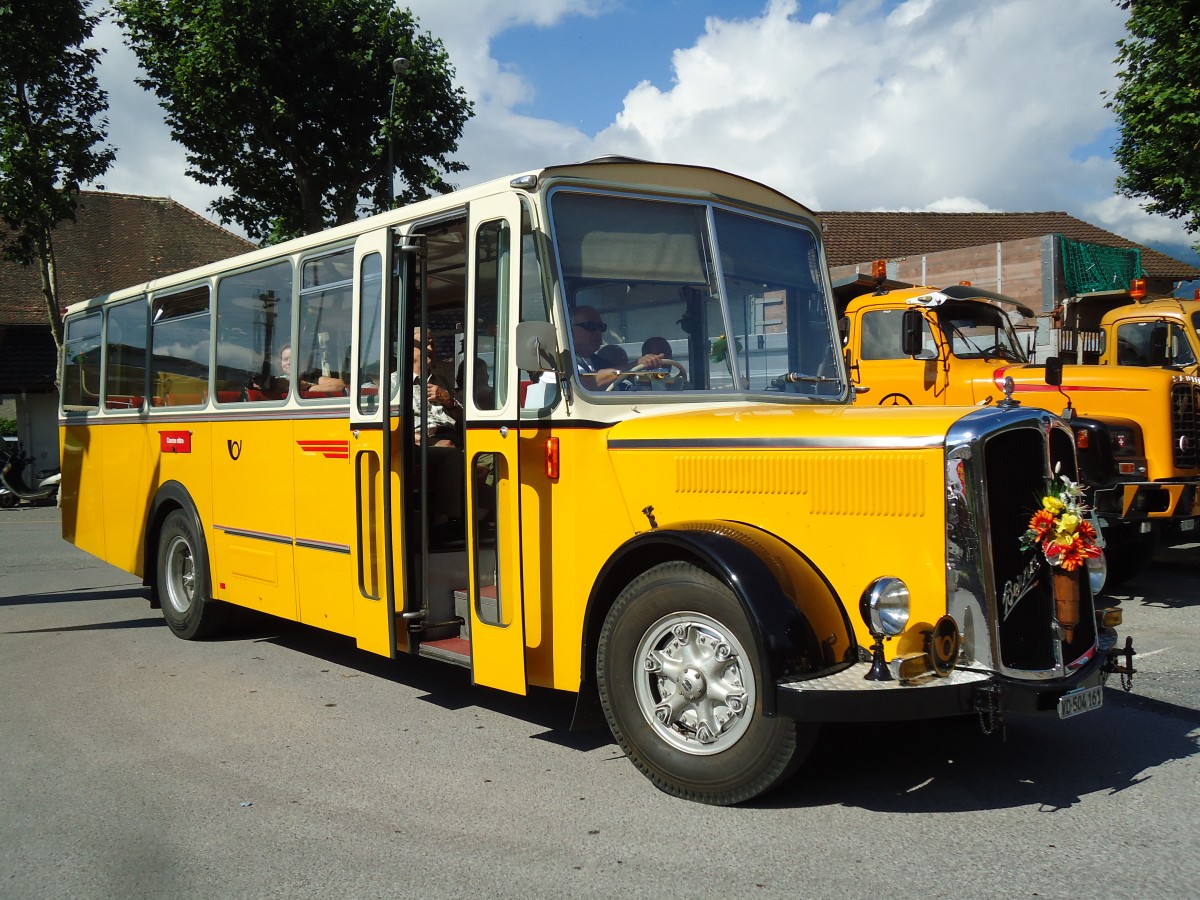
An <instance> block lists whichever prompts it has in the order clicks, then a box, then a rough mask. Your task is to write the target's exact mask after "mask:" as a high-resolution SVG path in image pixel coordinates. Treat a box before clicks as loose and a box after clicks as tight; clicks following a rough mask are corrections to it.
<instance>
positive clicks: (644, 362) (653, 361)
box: [637, 353, 666, 369]
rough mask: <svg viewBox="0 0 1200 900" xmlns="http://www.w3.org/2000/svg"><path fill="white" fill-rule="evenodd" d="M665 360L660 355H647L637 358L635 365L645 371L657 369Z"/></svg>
mask: <svg viewBox="0 0 1200 900" xmlns="http://www.w3.org/2000/svg"><path fill="white" fill-rule="evenodd" d="M664 359H666V357H665V356H663V355H662V354H661V353H647V354H646V355H645V356H642V357H639V358H638V361H637V364H638V365H639V366H642V367H643V368H646V369H657V368H659V367H660V366H661V365H662V361H663V360H664Z"/></svg>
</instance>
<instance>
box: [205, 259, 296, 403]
mask: <svg viewBox="0 0 1200 900" xmlns="http://www.w3.org/2000/svg"><path fill="white" fill-rule="evenodd" d="M217 323H218V326H217V372H216V382H217V384H216V390H217V402H218V403H242V402H245V401H247V400H282V399H284V398H286V397H287V395H288V389H289V387H288V386H289V382H290V379H289V377H288V376H289V369H288V361H289V360H290V357H291V343H292V264H291V262H290V261H287V260H284V261H282V262H278V263H275V264H273V265H270V266H265V267H263V268H261V269H253V270H251V271H249V272H240V273H238V274H237V275H232V276H230V277H229V278H222V279H221V283H220V285H219V286H218V288H217Z"/></svg>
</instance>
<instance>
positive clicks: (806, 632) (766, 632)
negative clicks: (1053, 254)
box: [572, 521, 858, 727]
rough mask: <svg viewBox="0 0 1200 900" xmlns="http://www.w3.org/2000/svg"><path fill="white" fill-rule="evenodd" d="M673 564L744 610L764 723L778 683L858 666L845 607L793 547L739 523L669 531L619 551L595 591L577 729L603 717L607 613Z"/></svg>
mask: <svg viewBox="0 0 1200 900" xmlns="http://www.w3.org/2000/svg"><path fill="white" fill-rule="evenodd" d="M668 560H686V561H688V562H691V563H693V564H694V565H696V566H698V567H699V568H701V569H703V570H704V571H706V572H708V573H709V574H710V575H712V576H714V577H715V578H718V579H719V580H720V581H722V582H723V583H724V584H725V585H726V586H728V587H729V589H730V590H731V591H732V592H733V594H734V596H735V597H736V598H737V600H738V602H739V603H740V604H741V606H742V608H743V610H745V613H746V618H747V619H748V620H749V622H750V628H751V631H752V633H753V636H754V645H755V650H756V652H757V655H758V658H759V660H760V661H761V665H762V668H763V672H762V674H763V683H764V685H765V686H766V690H764V691H763V697H762V702H763V712H764V713H765V714H766V715H768V716H773V715H774V714H775V691H774V689H773V688H774V685H775V684H776V683H777V682H778V681H779V679H781V678H788V677H792V676H798V675H812V674H814V673H817V672H820V671H823V670H827V669H830V668H833V667H835V666H839V665H843V664H845V663H847V662H852V661H854V660H856V659H857V658H858V648H857V644H856V643H855V641H854V636H853V635H854V630H853V628H852V626H851V624H850V619H849V617H848V616H847V614H846V610H845V606H844V605H843V603H842V602H841V600H840V598H839V597H838V596H837V592H836V591H835V590H834V589H833V587H832V585H830V584H829V582H828V581H827V580H826V579H825V578H824V576H822V575H821V574H820V573H819V572H818V571H817V569H816V567H815V566H813V565H812V563H811V562H810V561H809V560H808V559H807V558H806V557H805V556H804V555H803V554H802V553H800V551H798V550H797V549H796V548H795V547H793V546H791V545H790V544H788V543H786V542H785V541H783V540H781V539H780V538H778V537H776V536H775V535H773V534H770V533H769V532H766V531H763V530H761V529H759V528H756V527H754V526H752V525H747V524H745V523H742V522H727V521H717V522H713V521H702V522H680V523H673V524H669V525H664V526H662V527H660V528H656V529H654V530H653V531H647V532H643V533H641V534H638V535H635V536H634V537H632V538H630V539H629V540H628V541H626V542H625V543H624V544H622V545H621V546H620V547H618V548H617V549H616V551H615V552H614V553H613V554H612V556H610V557H609V559H608V561H607V562H606V563H605V564H604V566H603V568H602V569H601V570H600V573H599V575H598V576H597V578H596V581H595V584H594V585H593V586H592V591H591V594H590V596H589V597H588V605H587V611H586V612H585V614H584V628H583V646H582V651H581V659H580V666H581V670H580V686H579V699H578V702H577V705H576V710H575V719H574V721H573V723H572V727H581V726H583V725H585V724H591V723H592V721H593V720H594V718H595V716H596V714H597V712H598V706H599V704H598V699H597V694H596V687H595V664H594V659H593V655H594V652H595V646H596V643H597V641H598V638H599V634H600V630H601V628H602V626H603V624H604V619H605V616H607V614H608V610H609V609H610V608H611V606H612V605H613V603H614V602H615V601H616V598H617V596H618V595H619V594H620V593H621V591H622V590H623V589H624V587H625V586H626V585H627V584H629V582H631V581H632V580H633V579H634V578H636V577H637V576H638V575H640V574H641V573H642V572H645V571H646V570H647V569H650V568H651V567H653V566H655V565H658V564H659V563H661V562H666V561H668ZM818 632H819V633H818Z"/></svg>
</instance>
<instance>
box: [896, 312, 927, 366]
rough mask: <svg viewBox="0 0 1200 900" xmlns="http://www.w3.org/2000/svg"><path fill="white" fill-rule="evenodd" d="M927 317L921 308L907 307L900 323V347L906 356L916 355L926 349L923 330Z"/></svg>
mask: <svg viewBox="0 0 1200 900" xmlns="http://www.w3.org/2000/svg"><path fill="white" fill-rule="evenodd" d="M924 325H925V317H924V316H922V315H921V311H920V310H919V309H906V310H905V311H904V318H903V319H902V320H901V323H900V348H901V350H902V351H903V353H904V355H905V356H916V355H917V354H918V353H920V352H921V351H922V350H924V349H925V341H924V339H923V337H922V330H923V328H924Z"/></svg>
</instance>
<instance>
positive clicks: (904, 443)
mask: <svg viewBox="0 0 1200 900" xmlns="http://www.w3.org/2000/svg"><path fill="white" fill-rule="evenodd" d="M944 444H945V439H944V438H943V437H942V436H941V435H920V436H915V437H907V438H906V437H894V436H889V437H820V438H804V437H797V438H789V437H770V438H627V439H622V438H616V439H613V440H610V441H609V442H608V449H610V450H929V449H933V448H940V447H942V446H943V445H944Z"/></svg>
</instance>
